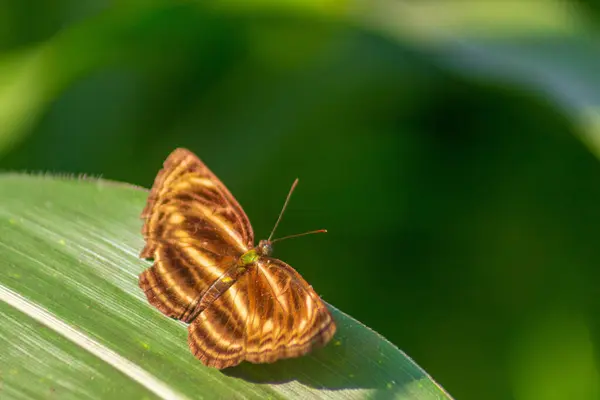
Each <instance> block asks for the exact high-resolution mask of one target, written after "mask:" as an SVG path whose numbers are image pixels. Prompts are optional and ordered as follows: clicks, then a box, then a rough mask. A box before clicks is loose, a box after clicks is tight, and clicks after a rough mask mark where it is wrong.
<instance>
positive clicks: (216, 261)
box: [139, 149, 336, 368]
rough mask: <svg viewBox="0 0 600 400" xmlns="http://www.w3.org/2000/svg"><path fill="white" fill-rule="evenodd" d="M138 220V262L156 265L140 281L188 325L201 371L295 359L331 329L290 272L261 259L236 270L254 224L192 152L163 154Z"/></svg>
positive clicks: (321, 308) (315, 299)
mask: <svg viewBox="0 0 600 400" xmlns="http://www.w3.org/2000/svg"><path fill="white" fill-rule="evenodd" d="M141 216H142V218H143V219H144V221H145V222H144V226H143V228H142V233H143V235H144V237H145V239H146V245H145V247H144V249H143V250H142V252H141V254H140V257H142V258H151V259H154V264H153V265H152V267H150V268H148V269H146V270H145V271H144V272H142V274H141V275H140V277H139V285H140V287H141V288H142V290H143V291H144V293H145V294H146V296H147V298H148V301H149V302H150V304H152V305H153V306H154V307H156V308H157V309H159V310H160V311H161V312H162V313H163V314H165V315H167V316H169V317H173V318H176V319H180V320H183V321H185V322H187V323H190V325H189V327H188V331H189V335H188V343H189V346H190V349H191V351H192V353H193V354H194V355H195V356H196V357H197V358H198V359H200V360H201V361H202V362H203V363H204V364H205V365H207V366H212V367H216V368H226V367H230V366H234V365H237V364H239V363H240V362H242V361H244V360H247V361H250V362H253V363H270V362H274V361H276V360H278V359H282V358H290V357H297V356H300V355H303V354H306V353H308V352H310V351H311V350H312V349H313V348H314V347H317V346H321V345H324V344H325V343H327V342H328V341H329V340H330V339H331V337H332V336H333V334H334V333H335V329H336V327H335V323H334V321H333V319H332V317H331V315H330V313H329V311H328V310H327V308H326V307H325V305H324V303H323V302H322V301H321V299H320V298H319V296H318V295H317V294H316V293H315V292H314V290H313V289H312V287H311V286H310V285H309V284H308V283H307V282H306V281H305V280H304V279H303V278H302V277H301V276H300V274H298V273H297V272H296V271H295V270H294V269H293V268H292V267H290V266H289V265H287V264H285V263H284V262H282V261H280V260H277V259H275V258H270V257H266V256H261V257H260V258H258V260H257V261H255V262H253V263H251V264H249V265H242V264H240V262H239V260H240V257H241V256H242V254H244V253H246V252H248V251H249V250H250V249H252V248H253V245H254V234H253V232H252V226H251V225H250V222H249V220H248V217H247V216H246V214H245V213H244V212H243V210H242V208H241V207H240V205H239V204H238V203H237V201H236V200H235V198H234V197H233V196H232V195H231V193H229V191H228V190H227V188H226V187H225V186H224V185H223V184H222V183H221V182H220V181H219V179H218V178H217V177H216V176H215V175H214V174H213V173H212V172H211V171H210V170H209V169H208V168H207V167H206V166H205V165H204V163H202V161H200V160H199V159H198V158H197V157H196V156H195V155H194V154H193V153H191V152H190V151H188V150H185V149H177V150H175V151H173V152H172V153H171V155H170V156H169V157H168V158H167V160H166V161H165V163H164V167H163V169H162V170H161V171H160V172H159V173H158V175H157V177H156V180H155V182H154V185H153V187H152V190H151V192H150V195H149V197H148V202H147V205H146V207H145V208H144V210H143V212H142V215H141Z"/></svg>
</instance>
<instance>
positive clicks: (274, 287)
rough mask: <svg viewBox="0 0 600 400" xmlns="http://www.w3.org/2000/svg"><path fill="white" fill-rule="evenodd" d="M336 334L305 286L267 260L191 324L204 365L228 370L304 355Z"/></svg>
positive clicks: (322, 307)
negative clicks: (248, 363)
mask: <svg viewBox="0 0 600 400" xmlns="http://www.w3.org/2000/svg"><path fill="white" fill-rule="evenodd" d="M335 329H336V328H335V323H334V322H333V318H332V317H331V314H330V313H329V311H328V310H327V308H326V306H325V304H324V303H323V302H322V301H321V299H320V298H319V296H318V295H317V294H316V293H315V292H314V290H313V289H312V288H311V287H310V286H309V285H308V284H307V283H306V281H304V279H302V277H301V276H300V275H299V274H298V273H297V272H296V271H295V270H294V269H293V268H292V267H290V266H289V265H287V264H285V263H284V262H282V261H280V260H277V259H274V258H268V257H265V258H263V259H261V260H260V261H259V262H257V264H256V265H254V266H253V267H252V268H250V269H249V271H248V273H247V274H245V275H244V276H242V277H241V278H239V279H238V280H237V282H236V283H235V284H234V285H232V286H231V287H230V288H229V290H228V291H227V292H226V293H224V294H223V295H222V296H221V297H220V298H219V299H218V300H217V301H215V302H214V303H213V304H212V305H211V306H209V307H207V308H206V309H205V310H204V311H203V312H202V313H201V314H200V316H199V317H198V318H196V319H195V320H194V321H193V322H192V324H191V325H190V326H189V328H188V331H189V336H188V343H189V345H190V349H191V351H192V353H193V354H194V355H195V356H196V357H198V358H199V359H200V360H201V361H202V362H203V363H204V364H206V365H210V366H213V367H216V368H225V367H230V366H233V365H237V364H239V363H240V362H241V361H242V360H247V361H250V362H252V363H271V362H274V361H276V360H279V359H282V358H290V357H297V356H301V355H303V354H306V353H308V352H310V351H311V350H312V349H314V348H315V347H319V346H322V345H324V344H325V343H327V342H328V341H329V339H331V337H332V336H333V334H334V333H335Z"/></svg>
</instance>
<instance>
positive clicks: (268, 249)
mask: <svg viewBox="0 0 600 400" xmlns="http://www.w3.org/2000/svg"><path fill="white" fill-rule="evenodd" d="M258 247H259V249H260V253H261V254H262V255H265V256H270V255H271V254H273V246H272V245H271V243H270V242H268V241H266V240H261V241H260V244H259V245H258Z"/></svg>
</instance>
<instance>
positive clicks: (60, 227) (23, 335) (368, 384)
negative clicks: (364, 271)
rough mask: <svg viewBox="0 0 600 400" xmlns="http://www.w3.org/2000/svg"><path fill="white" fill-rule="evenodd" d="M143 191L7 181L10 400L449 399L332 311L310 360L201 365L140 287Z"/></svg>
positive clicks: (4, 232) (2, 336)
mask: <svg viewBox="0 0 600 400" xmlns="http://www.w3.org/2000/svg"><path fill="white" fill-rule="evenodd" d="M146 195H147V192H146V191H145V190H142V189H140V188H136V187H133V186H129V185H125V184H116V183H112V182H107V181H102V180H81V179H79V180H75V179H63V178H53V177H44V176H27V175H17V174H6V175H2V176H0V238H1V239H2V240H1V241H0V300H1V301H0V320H1V321H2V323H1V324H0V349H2V351H0V379H2V385H1V386H0V388H1V389H0V390H2V394H3V398H40V399H44V398H52V396H54V397H56V398H60V399H71V398H72V399H81V398H114V397H116V396H117V395H118V396H119V397H123V398H140V399H142V398H147V399H151V398H169V399H181V398H190V399H191V398H195V399H196V398H198V399H199V398H227V399H228V398H250V399H267V398H272V399H276V398H301V399H306V398H344V399H353V398H376V399H380V398H381V399H388V398H397V399H408V398H410V399H447V398H450V397H449V395H447V394H446V393H445V392H444V390H443V389H442V388H441V387H440V386H439V385H438V384H437V383H435V382H434V381H433V380H432V379H431V377H430V376H429V375H428V374H427V373H425V371H423V370H422V369H421V368H420V367H418V366H417V365H416V364H415V363H414V362H413V361H412V360H411V359H410V358H408V357H407V356H406V355H405V354H404V353H402V352H401V351H400V350H398V349H397V348H396V347H395V346H394V345H392V344H391V343H389V342H388V341H387V340H385V339H384V338H383V337H381V336H380V335H379V334H377V333H376V332H374V331H372V330H370V329H369V328H367V327H365V326H364V325H362V324H360V323H359V322H357V321H355V320H354V319H352V318H351V317H349V316H347V315H346V314H344V313H342V312H341V311H339V310H337V309H335V308H333V307H331V310H332V312H333V314H334V317H335V319H336V321H337V323H338V333H337V334H336V336H335V337H334V339H333V340H332V342H331V343H330V344H329V345H328V346H326V347H325V348H323V349H320V350H317V351H315V352H313V353H311V354H310V355H308V356H305V357H301V358H297V359H292V360H285V361H280V362H277V363H275V364H270V365H252V364H248V363H242V365H240V366H238V367H235V368H231V369H228V370H224V371H219V370H216V369H212V368H206V367H204V366H203V365H202V364H201V363H200V362H199V361H198V360H196V359H195V358H194V357H193V356H192V354H191V353H190V351H189V350H188V347H187V341H186V336H187V331H186V327H185V325H184V324H182V323H180V322H178V321H175V320H172V319H169V318H166V317H164V316H163V315H162V314H160V313H159V312H158V311H157V310H155V309H154V308H153V307H151V306H150V305H149V304H148V303H147V301H146V299H145V296H144V295H143V293H142V292H141V291H140V290H139V288H138V286H137V276H138V274H139V273H140V272H141V271H142V270H144V269H145V268H147V267H148V266H149V262H147V261H144V260H140V259H138V257H137V254H138V252H139V250H140V249H141V247H142V245H143V240H142V237H141V235H140V234H139V231H140V226H141V222H140V221H139V219H138V215H139V213H140V210H141V209H142V208H143V205H144V202H145V198H146ZM320 289H321V290H322V291H323V292H325V290H323V288H320ZM390 318H394V315H393V314H391V315H390ZM406 323H409V322H406Z"/></svg>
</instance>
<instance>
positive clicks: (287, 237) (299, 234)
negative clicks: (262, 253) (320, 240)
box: [271, 229, 327, 243]
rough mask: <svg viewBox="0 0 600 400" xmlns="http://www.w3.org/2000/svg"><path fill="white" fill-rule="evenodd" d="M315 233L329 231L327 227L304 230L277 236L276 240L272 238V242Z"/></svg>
mask: <svg viewBox="0 0 600 400" xmlns="http://www.w3.org/2000/svg"><path fill="white" fill-rule="evenodd" d="M313 233H327V229H317V230H316V231H310V232H304V233H297V234H295V235H289V236H284V237H281V238H277V239H275V240H271V243H275V242H279V241H280V240H283V239H290V238H295V237H298V236H304V235H311V234H313Z"/></svg>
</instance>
